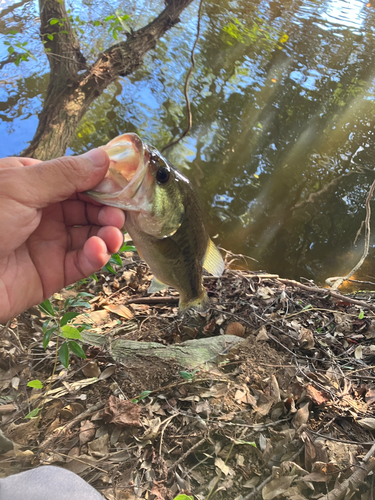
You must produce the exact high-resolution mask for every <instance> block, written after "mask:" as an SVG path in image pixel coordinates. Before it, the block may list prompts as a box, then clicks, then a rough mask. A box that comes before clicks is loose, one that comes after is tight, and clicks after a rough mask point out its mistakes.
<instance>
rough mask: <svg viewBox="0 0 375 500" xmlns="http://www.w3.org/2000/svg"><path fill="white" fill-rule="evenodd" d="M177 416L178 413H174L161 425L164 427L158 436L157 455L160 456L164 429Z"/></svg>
mask: <svg viewBox="0 0 375 500" xmlns="http://www.w3.org/2000/svg"><path fill="white" fill-rule="evenodd" d="M177 415H178V413H175V414H174V415H171V416H170V417H168V418H167V419H165V420H164V422H163V423H162V425H164V427H163V430H162V431H161V434H160V445H159V455H160V456H161V448H162V446H163V437H164V432H165V429H166V428H167V427H168V424H169V422H170V421H171V420H172V419H173V418H174V417H177Z"/></svg>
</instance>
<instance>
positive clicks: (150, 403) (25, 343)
mask: <svg viewBox="0 0 375 500" xmlns="http://www.w3.org/2000/svg"><path fill="white" fill-rule="evenodd" d="M233 259H237V260H236V262H235V264H236V267H240V266H241V257H237V256H232V255H230V254H227V262H228V261H231V260H232V265H233V263H234V262H233ZM119 269H120V268H118V271H119V272H117V274H111V273H104V272H102V273H99V274H98V281H95V280H93V279H91V280H87V281H86V282H81V283H79V284H77V285H76V286H75V287H73V288H70V289H69V290H63V291H62V292H61V293H60V294H56V295H55V297H54V298H53V299H52V302H53V303H54V304H57V305H59V306H60V309H61V308H63V305H64V304H65V302H66V299H67V298H69V297H72V298H73V297H75V296H77V294H78V293H82V292H84V293H91V294H92V297H88V298H86V299H85V300H88V302H89V305H90V309H89V308H88V307H84V306H83V307H78V308H76V309H77V311H79V312H80V313H81V315H80V316H77V317H76V318H74V320H73V321H74V323H75V324H76V325H78V324H82V323H86V324H88V325H90V328H89V329H87V330H84V331H83V332H82V336H83V338H84V340H85V342H84V344H83V347H84V350H85V352H86V355H87V359H86V360H82V359H80V358H79V357H77V356H75V355H72V356H71V358H70V366H69V369H68V370H66V369H65V368H63V367H62V365H58V367H57V370H56V373H55V376H54V380H53V382H52V385H51V388H50V390H49V392H48V394H47V396H46V391H45V388H46V386H48V380H47V379H48V377H49V376H50V374H51V372H52V367H53V365H54V361H55V345H54V344H50V345H49V347H48V349H47V353H45V351H44V350H43V348H42V337H43V330H42V326H43V322H44V320H45V317H44V316H43V314H42V313H41V312H40V311H39V310H38V309H37V308H33V309H32V310H30V311H28V312H27V313H24V314H23V315H21V316H20V317H19V318H17V319H16V320H15V321H13V322H12V323H11V324H10V325H8V328H4V329H3V330H2V339H3V343H2V345H3V347H2V349H1V351H0V367H1V372H0V387H1V392H0V401H1V402H2V403H3V404H2V406H0V414H1V415H2V419H3V421H2V430H3V432H4V434H5V436H6V437H7V438H8V439H9V440H11V441H12V442H13V443H16V445H15V448H14V449H11V450H9V451H7V453H5V454H3V455H1V456H0V472H1V474H2V475H8V474H11V473H15V472H18V471H20V470H25V469H28V468H31V467H36V466H38V465H39V464H41V463H44V464H46V463H48V464H55V465H59V466H62V467H66V468H68V469H69V470H73V471H74V472H77V473H78V474H80V475H81V476H82V477H83V478H84V479H86V480H88V481H89V482H90V483H91V484H92V485H93V486H95V487H96V488H97V489H98V490H99V491H101V493H102V494H103V495H104V496H105V497H106V498H108V499H109V500H112V499H129V500H130V499H139V498H141V499H145V498H148V499H160V500H161V499H167V500H172V499H173V498H174V497H175V496H176V495H177V494H178V493H179V491H183V492H184V493H186V494H191V495H193V496H194V498H197V499H202V500H203V499H205V500H209V499H211V498H215V499H223V500H224V499H228V498H231V499H238V500H240V499H242V500H244V499H246V500H249V499H250V498H258V497H259V498H260V497H261V496H263V498H267V499H269V500H270V499H273V498H287V499H296V500H297V499H301V500H303V499H304V498H324V499H328V498H329V500H334V499H338V498H343V496H342V495H341V493H340V488H341V489H342V488H344V489H347V488H349V485H348V484H349V483H345V481H351V488H352V490H353V495H352V496H349V497H348V498H361V499H367V498H370V496H369V495H370V493H369V492H370V490H371V477H372V476H371V475H370V476H369V477H368V478H367V479H366V476H368V474H369V473H370V471H371V470H373V469H374V468H375V459H374V458H372V455H373V452H374V450H372V444H373V437H372V431H373V429H375V418H374V404H375V384H374V380H375V375H374V373H373V368H374V366H373V365H375V363H374V360H375V348H374V347H373V345H372V344H373V339H374V337H375V314H374V308H375V301H374V300H373V295H372V294H371V293H363V294H360V295H359V296H358V294H357V296H355V297H354V295H353V294H352V295H351V296H350V297H343V296H341V294H336V295H334V294H333V293H331V292H330V291H329V290H324V289H323V290H322V289H320V288H318V287H316V286H315V285H314V284H312V283H310V282H306V283H298V282H295V281H291V280H287V279H280V278H279V277H278V276H277V275H271V274H266V273H263V272H250V271H247V270H230V269H227V270H226V271H225V273H224V275H223V277H221V278H212V277H208V276H207V277H205V279H204V281H205V286H206V288H207V290H208V293H209V296H210V298H211V303H212V308H211V309H210V310H209V311H208V312H207V313H205V314H196V313H190V314H186V315H184V316H183V317H180V316H178V314H177V313H178V310H177V303H178V296H177V295H176V294H174V292H173V291H172V290H168V291H166V292H161V293H159V294H157V295H154V296H152V297H150V296H148V295H147V293H146V291H147V288H148V286H149V283H150V279H151V274H150V273H149V270H148V267H147V266H146V264H144V263H143V262H142V261H140V260H139V259H138V257H137V256H134V255H133V254H131V253H127V254H125V255H123V267H122V268H121V270H119ZM202 346H203V347H202ZM35 379H37V380H40V381H42V383H43V389H35V388H34V389H30V388H27V387H26V384H27V383H28V382H29V381H30V380H35ZM44 399H45V401H44V408H43V410H42V411H41V412H40V414H39V415H38V417H37V418H34V419H31V420H30V419H29V420H25V419H24V418H23V417H24V416H25V415H26V414H28V413H29V412H30V411H31V410H32V409H33V408H35V407H37V406H42V403H43V400H44ZM4 442H5V441H4ZM0 445H1V442H0ZM3 446H6V445H4V444H3ZM9 446H11V445H9ZM362 480H364V482H363V483H362ZM340 485H342V486H340ZM328 493H329V497H327V496H326V495H327V494H328ZM356 495H357V496H356ZM361 495H362V496H361ZM366 495H367V496H366Z"/></svg>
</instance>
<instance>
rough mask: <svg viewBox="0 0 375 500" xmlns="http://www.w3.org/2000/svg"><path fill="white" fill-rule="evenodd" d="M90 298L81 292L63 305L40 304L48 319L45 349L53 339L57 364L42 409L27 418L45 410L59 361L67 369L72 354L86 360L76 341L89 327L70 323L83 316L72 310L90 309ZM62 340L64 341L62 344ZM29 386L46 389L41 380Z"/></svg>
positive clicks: (44, 330)
mask: <svg viewBox="0 0 375 500" xmlns="http://www.w3.org/2000/svg"><path fill="white" fill-rule="evenodd" d="M88 297H93V296H92V295H91V294H90V293H86V292H80V293H78V294H77V295H76V297H69V298H67V299H66V300H65V301H64V304H63V305H62V304H60V305H58V306H57V305H53V304H52V303H51V301H50V300H49V299H46V300H45V301H44V302H42V303H41V304H39V306H38V308H39V310H40V311H41V312H42V313H43V314H44V315H45V316H47V319H46V320H45V321H44V323H43V347H44V349H47V347H48V344H49V343H50V342H51V339H52V338H54V340H55V342H56V348H55V353H56V354H55V363H54V365H53V370H52V374H51V377H50V381H49V384H48V387H47V389H46V392H45V395H44V398H43V402H42V404H41V405H40V407H38V408H34V410H32V411H31V412H30V413H28V414H27V415H26V417H25V418H35V417H37V416H38V414H39V412H40V411H41V410H42V409H43V406H44V403H45V400H46V398H47V395H48V391H49V389H50V387H51V384H52V380H53V376H54V374H55V370H56V366H57V361H58V360H60V362H61V364H62V365H64V366H65V368H68V366H69V355H70V353H73V354H75V355H76V356H78V357H79V358H82V359H85V358H86V355H85V353H84V351H83V349H82V347H81V346H80V345H79V344H78V342H76V341H77V340H82V336H81V332H82V330H84V329H85V328H88V325H85V324H81V325H79V326H73V325H72V324H69V323H71V321H73V319H74V318H76V317H77V316H78V315H79V314H81V313H80V312H77V311H73V310H72V309H74V308H77V307H87V308H90V304H89V303H88V302H87V301H86V300H85V298H88ZM60 338H63V339H64V340H63V342H62V343H61V344H60ZM27 385H28V387H32V388H34V389H43V387H44V385H43V383H42V382H41V381H40V380H39V379H35V380H30V382H28V384H27Z"/></svg>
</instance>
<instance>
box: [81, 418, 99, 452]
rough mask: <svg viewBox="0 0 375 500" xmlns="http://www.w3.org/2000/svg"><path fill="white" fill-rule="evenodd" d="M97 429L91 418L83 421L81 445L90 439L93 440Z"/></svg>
mask: <svg viewBox="0 0 375 500" xmlns="http://www.w3.org/2000/svg"><path fill="white" fill-rule="evenodd" d="M95 431H96V426H95V425H94V424H93V423H92V422H90V421H89V420H86V421H85V422H81V429H80V431H79V442H80V444H81V446H82V445H84V444H85V443H87V442H88V441H91V439H93V438H94V436H95Z"/></svg>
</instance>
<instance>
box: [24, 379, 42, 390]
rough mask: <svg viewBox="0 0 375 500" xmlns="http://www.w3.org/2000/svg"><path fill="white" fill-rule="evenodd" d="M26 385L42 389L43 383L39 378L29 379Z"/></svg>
mask: <svg viewBox="0 0 375 500" xmlns="http://www.w3.org/2000/svg"><path fill="white" fill-rule="evenodd" d="M27 387H32V388H33V389H43V384H42V382H41V381H40V380H39V379H35V380H30V382H28V383H27Z"/></svg>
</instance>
